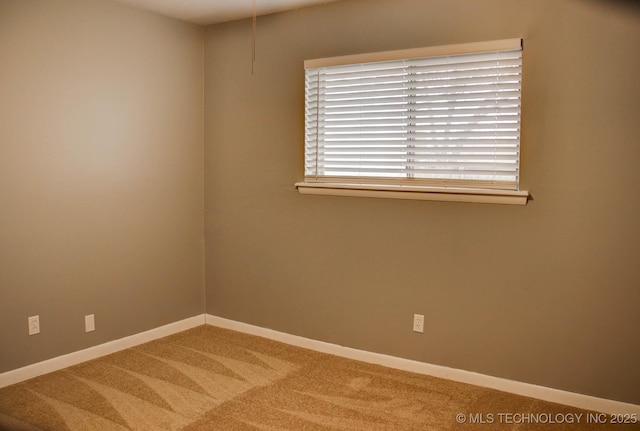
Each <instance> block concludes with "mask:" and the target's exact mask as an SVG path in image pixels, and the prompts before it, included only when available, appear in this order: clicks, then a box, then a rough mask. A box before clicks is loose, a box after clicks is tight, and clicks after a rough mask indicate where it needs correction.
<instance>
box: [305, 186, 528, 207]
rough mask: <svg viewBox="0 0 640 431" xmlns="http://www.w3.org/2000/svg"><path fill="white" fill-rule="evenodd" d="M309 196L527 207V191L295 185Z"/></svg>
mask: <svg viewBox="0 0 640 431" xmlns="http://www.w3.org/2000/svg"><path fill="white" fill-rule="evenodd" d="M295 186H296V188H297V189H298V192H300V193H301V194H306V195H330V196H352V197H365V198H386V199H413V200H424V201H443V202H474V203H487V204H503V205H526V204H527V201H528V199H529V192H527V191H522V190H520V191H515V190H514V191H512V190H491V189H482V190H480V189H464V188H454V187H415V186H401V185H397V186H395V185H379V184H342V183H311V182H299V183H296V184H295Z"/></svg>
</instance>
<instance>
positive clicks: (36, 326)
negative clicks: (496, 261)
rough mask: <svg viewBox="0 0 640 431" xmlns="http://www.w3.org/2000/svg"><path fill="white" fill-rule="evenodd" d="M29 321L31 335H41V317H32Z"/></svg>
mask: <svg viewBox="0 0 640 431" xmlns="http://www.w3.org/2000/svg"><path fill="white" fill-rule="evenodd" d="M28 321H29V335H36V334H39V333H40V316H31V317H29V319H28Z"/></svg>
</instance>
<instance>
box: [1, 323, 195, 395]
mask: <svg viewBox="0 0 640 431" xmlns="http://www.w3.org/2000/svg"><path fill="white" fill-rule="evenodd" d="M204 324H205V315H198V316H194V317H190V318H188V319H184V320H180V321H178V322H173V323H169V324H168V325H164V326H160V327H159V328H154V329H150V330H149V331H145V332H141V333H139V334H135V335H131V336H129V337H125V338H120V339H118V340H114V341H109V342H108V343H104V344H100V345H98V346H94V347H89V348H87V349H84V350H79V351H77V352H73V353H69V354H67V355H63V356H58V357H56V358H53V359H49V360H46V361H43V362H38V363H36V364H33V365H27V366H26V367H22V368H18V369H17V370H11V371H7V372H5V373H2V374H0V388H4V387H5V386H9V385H13V384H15V383H20V382H22V381H24V380H28V379H32V378H34V377H38V376H41V375H43V374H47V373H51V372H53V371H58V370H61V369H63V368H67V367H71V366H73V365H77V364H79V363H82V362H85V361H89V360H91V359H96V358H99V357H101V356H106V355H110V354H111V353H115V352H119V351H120V350H124V349H128V348H130V347H134V346H137V345H140V344H143V343H147V342H149V341H153V340H157V339H158V338H162V337H166V336H168V335H172V334H176V333H178V332H182V331H186V330H187V329H191V328H195V327H196V326H201V325H204Z"/></svg>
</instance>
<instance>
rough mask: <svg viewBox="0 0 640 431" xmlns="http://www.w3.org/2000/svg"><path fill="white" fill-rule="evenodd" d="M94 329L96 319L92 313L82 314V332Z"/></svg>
mask: <svg viewBox="0 0 640 431" xmlns="http://www.w3.org/2000/svg"><path fill="white" fill-rule="evenodd" d="M95 330H96V320H95V316H94V315H93V314H89V315H87V316H84V332H91V331H95Z"/></svg>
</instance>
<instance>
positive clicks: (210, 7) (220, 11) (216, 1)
mask: <svg viewBox="0 0 640 431" xmlns="http://www.w3.org/2000/svg"><path fill="white" fill-rule="evenodd" d="M117 1H119V2H120V3H125V4H129V5H131V6H135V7H138V8H141V9H146V10H150V11H153V12H157V13H160V14H162V15H167V16H170V17H173V18H178V19H181V20H183V21H188V22H193V23H195V24H200V25H209V24H216V23H220V22H225V21H232V20H236V19H242V18H249V17H251V16H252V15H253V0H117ZM332 1H338V0H256V10H257V14H258V15H266V14H270V13H275V12H282V11H285V10H291V9H298V8H301V7H306V6H312V5H318V4H324V3H329V2H332Z"/></svg>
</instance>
